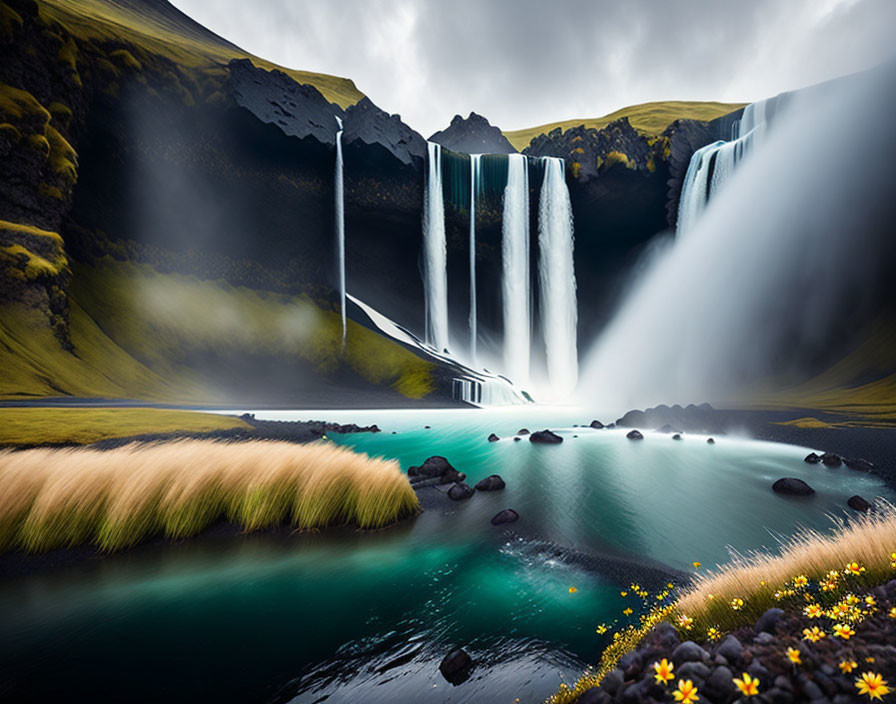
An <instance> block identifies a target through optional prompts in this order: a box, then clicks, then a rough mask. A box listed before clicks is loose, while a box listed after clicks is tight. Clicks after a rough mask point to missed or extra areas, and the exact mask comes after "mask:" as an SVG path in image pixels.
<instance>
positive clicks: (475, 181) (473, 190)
mask: <svg viewBox="0 0 896 704" xmlns="http://www.w3.org/2000/svg"><path fill="white" fill-rule="evenodd" d="M481 159H482V155H481V154H470V361H471V363H472V364H473V366H474V367H476V366H477V355H476V341H477V338H478V335H479V332H478V330H477V314H476V195H477V192H478V190H479V169H480V162H481Z"/></svg>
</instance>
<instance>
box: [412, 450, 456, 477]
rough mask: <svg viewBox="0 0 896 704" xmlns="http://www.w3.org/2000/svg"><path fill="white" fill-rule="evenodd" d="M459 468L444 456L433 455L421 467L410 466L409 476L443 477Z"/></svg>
mask: <svg viewBox="0 0 896 704" xmlns="http://www.w3.org/2000/svg"><path fill="white" fill-rule="evenodd" d="M456 471H457V470H456V469H454V467H452V466H451V463H450V462H449V461H448V460H446V459H445V458H444V457H440V456H439V455H433V456H432V457H429V458H427V460H426V461H425V462H424V463H423V464H422V465H420V466H419V467H409V468H408V476H409V477H418V476H422V477H441V476H442V475H444V474H447V473H448V472H456Z"/></svg>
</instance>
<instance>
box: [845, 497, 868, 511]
mask: <svg viewBox="0 0 896 704" xmlns="http://www.w3.org/2000/svg"><path fill="white" fill-rule="evenodd" d="M846 505H847V506H849V507H850V508H851V509H853V510H855V511H863V512H864V511H872V510H874V506H872V505H871V504H870V503H868V501H866V500H865V499H863V498H862V497H861V496H859V495H858V494H856V495H855V496H850V497H849V499H847V501H846Z"/></svg>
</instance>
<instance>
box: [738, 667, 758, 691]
mask: <svg viewBox="0 0 896 704" xmlns="http://www.w3.org/2000/svg"><path fill="white" fill-rule="evenodd" d="M734 684H735V685H737V688H738V689H739V690H740V691H741V692H742V693H743V695H744V696H745V697H752V696H755V695H757V694H759V679H758V678H756V677H750V675H748V674H747V673H746V672H745V673H744V674H743V679H741V678H739V677H735V678H734Z"/></svg>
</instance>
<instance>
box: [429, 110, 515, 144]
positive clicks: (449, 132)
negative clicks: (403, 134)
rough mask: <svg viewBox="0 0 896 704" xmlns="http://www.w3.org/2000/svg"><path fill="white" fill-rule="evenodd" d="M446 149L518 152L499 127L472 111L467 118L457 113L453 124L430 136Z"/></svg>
mask: <svg viewBox="0 0 896 704" xmlns="http://www.w3.org/2000/svg"><path fill="white" fill-rule="evenodd" d="M429 141H430V142H435V143H436V144H441V145H442V146H443V147H445V148H446V149H451V150H452V151H455V152H464V153H465V154H516V153H517V150H516V149H515V148H514V147H513V145H512V144H511V143H510V142H509V141H508V140H507V137H505V136H504V135H503V134H502V132H501V130H500V129H499V128H498V127H495V126H493V125H492V124H491V123H489V121H488V120H487V119H485V118H484V117H483V116H482V115H477V114H476V113H475V112H471V113H470V116H469V117H468V118H467V119H464V118H462V117H461V116H460V115H455V116H454V118H453V119H452V120H451V124H450V125H449V126H448V127H446V128H445V129H444V130H441V131H439V132H436V133H435V134H434V135H433V136H432V137H430V138H429Z"/></svg>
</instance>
